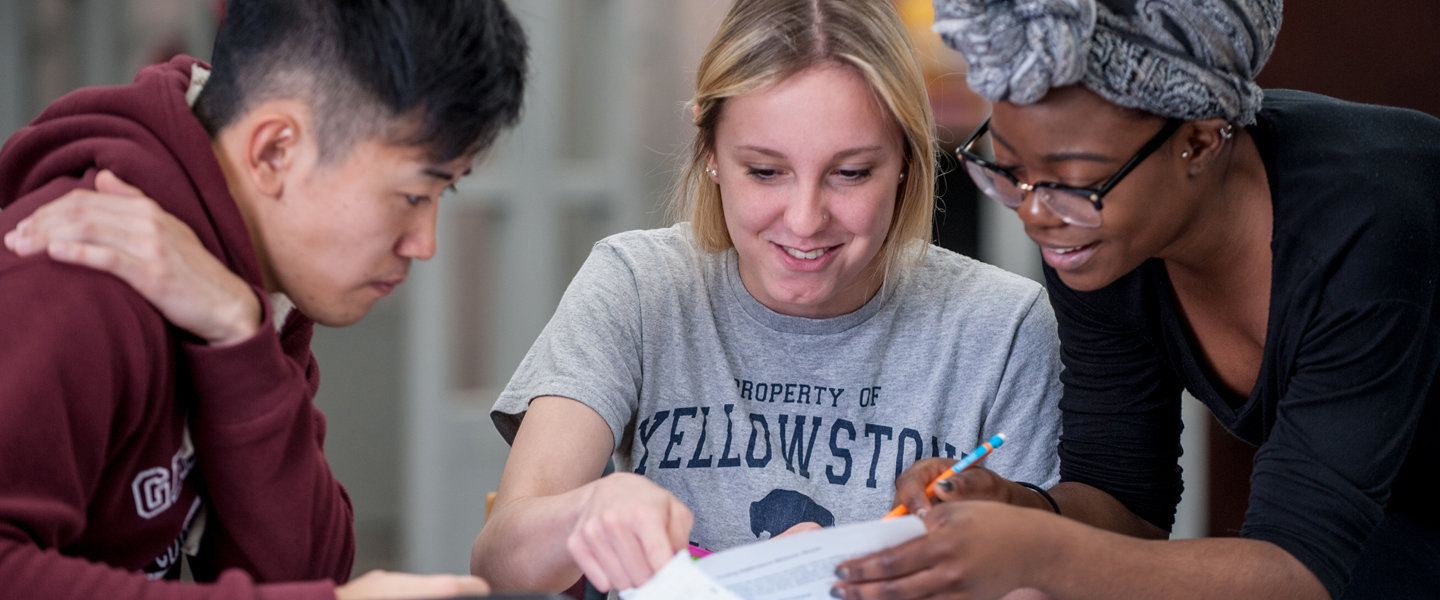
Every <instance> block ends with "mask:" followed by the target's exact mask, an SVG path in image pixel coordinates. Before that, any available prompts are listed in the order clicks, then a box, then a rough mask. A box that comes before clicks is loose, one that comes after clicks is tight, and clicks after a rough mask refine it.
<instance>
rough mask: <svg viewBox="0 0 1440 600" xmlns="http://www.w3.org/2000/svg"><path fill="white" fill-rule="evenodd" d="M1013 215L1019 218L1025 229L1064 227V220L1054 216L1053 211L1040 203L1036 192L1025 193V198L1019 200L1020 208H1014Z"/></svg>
mask: <svg viewBox="0 0 1440 600" xmlns="http://www.w3.org/2000/svg"><path fill="white" fill-rule="evenodd" d="M1015 213H1016V214H1018V215H1019V216H1020V222H1022V223H1024V224H1025V227H1027V228H1030V227H1037V228H1045V227H1062V226H1064V225H1065V220H1064V219H1061V218H1060V215H1057V214H1055V211H1053V210H1050V207H1048V206H1045V203H1044V202H1041V201H1040V198H1039V195H1038V194H1037V192H1036V190H1029V191H1027V192H1025V196H1024V197H1023V198H1021V199H1020V206H1018V207H1016V208H1015Z"/></svg>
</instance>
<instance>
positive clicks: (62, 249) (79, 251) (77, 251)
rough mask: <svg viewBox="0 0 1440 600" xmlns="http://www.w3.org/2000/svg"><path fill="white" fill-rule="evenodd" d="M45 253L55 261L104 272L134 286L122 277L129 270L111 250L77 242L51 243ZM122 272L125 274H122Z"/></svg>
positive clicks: (117, 254)
mask: <svg viewBox="0 0 1440 600" xmlns="http://www.w3.org/2000/svg"><path fill="white" fill-rule="evenodd" d="M47 251H48V252H49V254H50V258H53V259H55V260H57V261H60V262H63V263H68V264H72V265H81V266H84V267H90V268H92V269H95V270H98V271H104V272H106V273H110V274H112V275H115V276H116V277H120V279H122V280H125V282H126V283H129V284H130V285H131V286H132V287H133V286H134V285H135V283H134V282H132V281H130V280H129V278H127V277H125V276H124V275H128V274H129V273H128V271H129V269H126V268H125V267H124V266H122V265H123V263H124V261H122V259H121V255H120V253H119V252H116V251H115V250H114V249H113V248H107V247H105V246H94V245H90V244H82V243H78V242H53V243H51V244H50V246H49V247H48V248H47ZM122 272H125V273H124V274H122Z"/></svg>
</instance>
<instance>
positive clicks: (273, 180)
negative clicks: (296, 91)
mask: <svg viewBox="0 0 1440 600" xmlns="http://www.w3.org/2000/svg"><path fill="white" fill-rule="evenodd" d="M249 121H250V122H249V123H248V125H249V126H250V131H249V135H248V136H246V147H245V149H244V150H245V154H244V166H245V170H246V172H247V173H246V174H247V175H248V176H249V179H250V181H251V183H253V184H254V186H255V189H256V191H258V192H260V193H261V194H264V195H265V196H267V197H270V198H279V197H280V196H281V194H282V193H284V191H285V181H286V179H287V178H288V177H289V175H290V174H291V172H292V171H294V170H295V168H296V166H297V164H298V163H300V162H302V157H301V141H302V139H303V138H304V136H305V135H306V134H307V133H308V131H309V130H308V129H306V128H304V127H303V126H302V123H301V120H300V118H299V117H298V116H297V115H293V114H289V113H288V112H285V111H274V112H267V113H266V114H264V115H260V118H258V119H254V120H249Z"/></svg>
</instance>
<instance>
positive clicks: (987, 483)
mask: <svg viewBox="0 0 1440 600" xmlns="http://www.w3.org/2000/svg"><path fill="white" fill-rule="evenodd" d="M1002 481H1003V479H1002V478H1001V477H1000V476H999V475H996V474H995V472H994V471H991V470H990V469H986V468H984V467H971V468H969V469H966V470H965V472H963V473H957V474H955V475H952V476H950V477H948V478H946V479H944V480H943V481H941V482H940V483H937V484H935V498H936V499H937V500H940V501H942V502H954V501H957V500H996V501H1000V502H1006V501H1008V498H1006V497H1001V492H1002V491H1003V488H1002V486H1001V483H1002Z"/></svg>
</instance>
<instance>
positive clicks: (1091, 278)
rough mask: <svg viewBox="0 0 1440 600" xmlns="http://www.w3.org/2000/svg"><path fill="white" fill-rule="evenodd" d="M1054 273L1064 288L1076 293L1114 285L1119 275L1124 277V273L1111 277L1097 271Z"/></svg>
mask: <svg viewBox="0 0 1440 600" xmlns="http://www.w3.org/2000/svg"><path fill="white" fill-rule="evenodd" d="M1055 273H1056V274H1058V275H1059V276H1060V281H1061V282H1062V283H1064V284H1065V287H1068V288H1070V289H1072V290H1075V291H1077V292H1093V291H1095V290H1098V289H1100V288H1103V287H1105V286H1107V285H1110V284H1112V283H1115V280H1117V279H1119V278H1120V277H1121V275H1124V273H1121V274H1120V275H1113V276H1112V275H1111V274H1109V273H1104V272H1101V271H1100V270H1098V269H1092V270H1087V271H1086V272H1084V273H1073V272H1067V271H1059V270H1057V271H1055Z"/></svg>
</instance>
